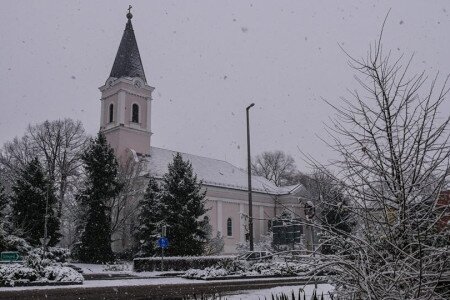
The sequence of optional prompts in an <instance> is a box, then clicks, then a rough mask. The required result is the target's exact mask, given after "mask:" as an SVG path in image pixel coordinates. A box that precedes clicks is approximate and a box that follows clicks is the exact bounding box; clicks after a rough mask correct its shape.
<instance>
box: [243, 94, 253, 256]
mask: <svg viewBox="0 0 450 300" xmlns="http://www.w3.org/2000/svg"><path fill="white" fill-rule="evenodd" d="M253 106H255V103H252V104H250V105H249V106H247V108H246V109H245V110H246V112H247V174H248V217H249V219H248V230H249V239H250V251H253V209H252V206H253V205H252V172H251V170H252V169H251V157H250V122H249V117H248V112H249V110H250V108H252V107H253Z"/></svg>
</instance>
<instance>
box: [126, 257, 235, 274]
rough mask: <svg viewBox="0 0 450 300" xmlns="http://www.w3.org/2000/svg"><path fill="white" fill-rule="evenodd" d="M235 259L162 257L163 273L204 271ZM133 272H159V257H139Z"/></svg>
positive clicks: (134, 262) (135, 261)
mask: <svg viewBox="0 0 450 300" xmlns="http://www.w3.org/2000/svg"><path fill="white" fill-rule="evenodd" d="M233 259H235V257H234V256H170V257H164V271H187V270H189V269H205V268H207V267H212V266H214V265H215V264H217V263H219V262H227V261H232V260H233ZM133 269H134V271H135V272H145V271H147V272H151V271H161V257H141V258H135V259H134V260H133Z"/></svg>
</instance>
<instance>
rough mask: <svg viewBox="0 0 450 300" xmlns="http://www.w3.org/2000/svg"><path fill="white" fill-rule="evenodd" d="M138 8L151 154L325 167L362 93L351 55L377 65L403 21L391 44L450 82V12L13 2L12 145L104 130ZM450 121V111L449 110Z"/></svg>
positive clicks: (5, 133)
mask: <svg viewBox="0 0 450 300" xmlns="http://www.w3.org/2000/svg"><path fill="white" fill-rule="evenodd" d="M128 4H132V5H133V10H132V13H133V15H134V18H133V26H134V30H135V33H136V38H137V42H138V46H139V50H140V53H141V57H142V61H143V64H144V68H145V72H146V77H147V80H148V82H149V84H150V85H152V86H154V87H155V88H156V90H155V92H154V100H155V101H154V102H153V112H152V131H153V132H154V135H153V137H152V145H153V146H157V147H163V148H167V149H171V150H177V151H182V152H188V153H192V154H198V155H203V156H208V157H214V158H219V159H226V160H228V161H230V162H231V163H233V164H235V165H238V166H245V158H246V136H245V134H246V132H245V107H246V106H247V105H248V104H249V103H251V102H255V104H256V106H255V107H254V108H253V109H252V111H251V126H252V127H251V131H252V152H253V153H254V154H256V153H258V152H261V151H265V150H275V149H280V150H284V151H286V152H288V153H290V154H291V155H293V156H294V157H295V158H296V160H297V163H298V165H299V166H300V167H301V168H303V166H304V163H302V162H301V159H300V157H301V155H300V154H299V151H298V150H297V147H299V148H300V149H302V150H303V151H304V152H306V153H311V154H313V155H314V156H315V157H316V158H318V159H319V160H322V161H325V160H327V159H328V158H330V157H332V154H331V153H330V151H329V150H328V149H327V148H326V146H325V145H324V144H323V142H322V141H320V139H319V138H317V137H316V135H319V136H325V135H324V130H323V128H324V126H323V122H326V121H327V119H328V118H329V117H330V116H331V114H332V111H331V110H330V108H329V107H327V105H326V104H325V103H324V102H323V101H322V100H321V97H323V98H326V99H327V100H329V101H330V102H333V103H339V97H340V96H346V95H348V94H347V91H346V89H347V88H349V89H354V88H356V87H357V84H356V82H355V81H354V79H353V74H354V72H353V71H352V70H351V69H350V68H349V67H348V66H347V59H346V57H345V55H344V54H343V52H342V51H341V50H340V48H339V44H340V45H342V46H343V47H344V48H345V49H346V50H347V51H348V52H350V53H351V54H352V55H354V56H365V55H366V52H367V49H368V46H369V43H370V42H372V41H373V40H374V39H376V37H377V35H378V33H379V30H380V27H381V24H382V21H383V19H384V17H385V15H386V13H387V12H388V10H389V9H390V8H391V13H390V17H389V19H388V22H387V25H386V28H385V35H384V44H385V47H386V48H389V49H392V51H393V52H394V53H403V52H404V53H406V54H408V55H410V54H412V53H413V52H415V60H414V63H413V65H412V71H417V72H419V71H422V70H426V71H429V72H430V73H431V74H434V73H435V72H436V71H437V70H440V72H441V73H442V74H443V75H446V74H448V73H449V72H450V64H449V62H450V54H449V49H450V47H449V46H450V32H449V28H450V20H449V13H450V3H449V1H448V0H447V1H436V0H435V1H412V0H408V1H407V0H404V1H356V0H353V1H337V0H336V1H319V0H314V1H313V0H311V1H242V0H234V1H208V0H204V1H167V0H161V1H155V0H153V1H109V0H108V1H2V3H1V5H2V9H1V10H0V43H1V47H0V57H1V59H0V82H1V85H0V86H1V88H0V103H1V108H0V143H1V144H3V143H4V142H6V141H7V140H10V139H12V138H13V137H14V136H16V135H19V136H20V135H22V134H23V132H24V130H25V127H26V126H27V124H29V123H37V122H42V121H44V120H46V119H49V120H54V119H58V118H64V117H71V118H74V119H79V120H81V121H82V122H83V124H84V126H85V128H86V130H87V131H88V132H89V133H90V134H95V133H96V132H97V130H98V128H99V115H100V102H99V98H100V92H99V91H98V89H97V88H98V87H99V86H101V85H102V84H104V82H105V81H106V79H107V78H108V75H109V72H110V71H111V67H112V64H113V61H114V57H115V54H116V51H117V48H118V46H119V42H120V39H121V36H122V32H123V29H124V28H125V23H126V18H125V14H126V9H127V8H128ZM443 108H444V109H445V110H446V112H447V111H449V108H450V104H449V103H448V102H447V103H445V106H444V107H443Z"/></svg>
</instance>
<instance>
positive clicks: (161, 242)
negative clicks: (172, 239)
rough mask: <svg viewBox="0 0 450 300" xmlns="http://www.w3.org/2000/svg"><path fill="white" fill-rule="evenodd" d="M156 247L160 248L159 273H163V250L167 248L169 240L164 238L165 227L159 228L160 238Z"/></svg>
mask: <svg viewBox="0 0 450 300" xmlns="http://www.w3.org/2000/svg"><path fill="white" fill-rule="evenodd" d="M158 246H159V248H161V272H162V271H164V249H166V248H167V247H169V240H168V239H167V237H166V226H163V227H162V228H161V237H160V238H159V239H158Z"/></svg>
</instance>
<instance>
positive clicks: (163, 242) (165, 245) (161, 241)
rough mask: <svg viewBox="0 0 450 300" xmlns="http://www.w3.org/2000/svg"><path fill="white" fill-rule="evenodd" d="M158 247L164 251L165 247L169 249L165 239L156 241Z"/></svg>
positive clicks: (167, 241)
mask: <svg viewBox="0 0 450 300" xmlns="http://www.w3.org/2000/svg"><path fill="white" fill-rule="evenodd" d="M158 246H159V247H160V248H163V249H166V248H167V247H169V240H168V239H167V238H166V237H160V238H159V239H158Z"/></svg>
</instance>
